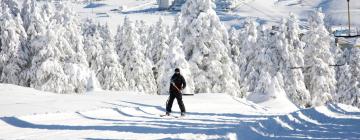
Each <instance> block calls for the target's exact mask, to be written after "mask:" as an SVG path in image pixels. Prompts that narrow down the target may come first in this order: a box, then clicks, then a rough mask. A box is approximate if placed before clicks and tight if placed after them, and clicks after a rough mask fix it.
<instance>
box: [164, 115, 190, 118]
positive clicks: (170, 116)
mask: <svg viewBox="0 0 360 140" xmlns="http://www.w3.org/2000/svg"><path fill="white" fill-rule="evenodd" d="M160 117H163V118H184V116H174V115H160Z"/></svg>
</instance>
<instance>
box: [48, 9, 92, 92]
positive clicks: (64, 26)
mask: <svg viewBox="0 0 360 140" xmlns="http://www.w3.org/2000/svg"><path fill="white" fill-rule="evenodd" d="M54 19H55V20H56V21H57V22H56V23H58V24H59V26H60V29H61V30H60V32H59V33H60V34H59V35H60V36H59V37H60V38H59V46H60V47H67V48H68V49H69V50H68V52H67V53H66V54H67V56H66V59H65V66H64V71H65V73H66V74H67V75H69V77H70V80H69V84H71V85H73V86H74V87H75V88H74V92H77V93H82V92H85V90H86V85H87V80H88V78H89V77H90V70H89V68H88V65H87V61H86V54H85V51H84V45H83V37H82V35H81V29H80V26H79V25H80V24H79V22H78V20H77V17H76V14H75V13H74V12H73V11H72V9H70V8H69V7H68V5H66V4H60V5H59V6H58V9H57V12H55V14H54Z"/></svg>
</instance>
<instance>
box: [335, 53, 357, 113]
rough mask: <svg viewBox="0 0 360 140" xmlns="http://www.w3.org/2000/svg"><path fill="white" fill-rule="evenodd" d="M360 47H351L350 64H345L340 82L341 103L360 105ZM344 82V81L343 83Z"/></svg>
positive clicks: (339, 96)
mask: <svg viewBox="0 0 360 140" xmlns="http://www.w3.org/2000/svg"><path fill="white" fill-rule="evenodd" d="M359 62H360V49H359V48H357V47H354V48H352V49H351V53H350V57H349V63H348V64H349V66H347V65H345V66H343V67H344V68H343V69H341V70H342V75H341V77H340V78H339V80H338V82H339V84H341V85H342V86H340V87H339V88H340V89H339V90H338V93H337V94H338V95H337V98H338V101H339V102H341V103H345V104H349V105H353V106H357V107H360V74H359V73H360V63H359ZM341 82H342V83H341Z"/></svg>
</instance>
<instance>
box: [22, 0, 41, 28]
mask: <svg viewBox="0 0 360 140" xmlns="http://www.w3.org/2000/svg"><path fill="white" fill-rule="evenodd" d="M36 10H38V7H37V6H36V1H35V0H24V2H23V4H22V9H21V13H20V15H21V18H22V20H23V24H24V28H25V30H26V31H27V30H28V28H29V26H30V23H31V22H32V21H31V19H32V18H34V17H32V16H34V14H35V13H36Z"/></svg>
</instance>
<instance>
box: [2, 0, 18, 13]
mask: <svg viewBox="0 0 360 140" xmlns="http://www.w3.org/2000/svg"><path fill="white" fill-rule="evenodd" d="M0 2H1V3H0V6H1V7H2V9H5V7H7V9H8V11H9V13H10V15H11V16H13V17H16V16H18V15H19V14H20V8H19V4H18V1H17V0H2V1H0Z"/></svg>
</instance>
